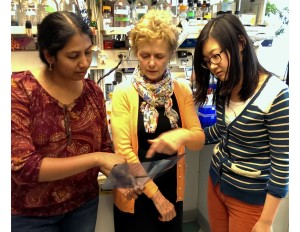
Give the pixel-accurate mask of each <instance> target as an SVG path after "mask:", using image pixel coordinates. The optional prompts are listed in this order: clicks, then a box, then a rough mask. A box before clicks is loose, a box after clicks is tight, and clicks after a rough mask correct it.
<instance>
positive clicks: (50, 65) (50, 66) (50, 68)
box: [48, 63, 53, 71]
mask: <svg viewBox="0 0 300 232" xmlns="http://www.w3.org/2000/svg"><path fill="white" fill-rule="evenodd" d="M48 70H49V71H52V70H53V69H52V63H50V64H49V69H48Z"/></svg>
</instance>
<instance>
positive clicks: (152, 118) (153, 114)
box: [132, 67, 179, 133]
mask: <svg viewBox="0 0 300 232" xmlns="http://www.w3.org/2000/svg"><path fill="white" fill-rule="evenodd" d="M132 84H133V86H134V87H135V89H136V90H137V91H138V93H139V95H140V96H141V97H142V98H143V100H144V101H143V102H142V104H141V107H140V110H141V112H142V114H143V116H144V126H145V131H146V132H147V133H154V132H155V130H156V128H157V121H158V116H159V113H158V111H157V110H156V108H155V107H165V115H166V116H167V117H168V119H169V120H170V124H171V128H177V127H178V125H177V122H178V119H179V116H178V114H177V112H176V111H175V110H174V109H173V108H172V106H173V101H172V98H171V96H172V95H173V90H174V84H173V80H172V78H171V73H170V71H169V70H166V72H165V73H164V75H163V78H162V80H161V81H159V82H156V83H149V82H148V81H147V80H146V78H144V77H143V76H141V73H140V68H139V67H137V68H136V69H135V70H134V72H133V78H132Z"/></svg>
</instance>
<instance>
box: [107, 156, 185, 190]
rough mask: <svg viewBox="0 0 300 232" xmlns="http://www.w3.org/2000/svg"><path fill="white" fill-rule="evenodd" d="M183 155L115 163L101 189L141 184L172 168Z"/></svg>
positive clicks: (132, 186)
mask: <svg viewBox="0 0 300 232" xmlns="http://www.w3.org/2000/svg"><path fill="white" fill-rule="evenodd" d="M184 155H185V154H181V155H177V156H172V157H170V158H167V159H161V160H155V161H148V162H141V163H126V164H119V165H116V166H115V167H114V168H113V169H112V170H111V172H110V174H109V175H108V177H107V179H106V181H105V182H104V184H103V185H102V186H101V189H102V190H104V191H108V190H112V189H114V188H134V187H137V186H143V185H145V184H146V182H147V181H148V180H150V179H152V180H153V179H155V178H157V177H159V176H161V175H162V174H163V173H165V172H166V171H168V170H169V169H170V168H172V167H173V166H174V165H175V164H176V163H177V162H178V161H179V160H180V159H181V158H182V157H183V156H184Z"/></svg>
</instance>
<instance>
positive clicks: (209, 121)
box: [198, 106, 217, 128]
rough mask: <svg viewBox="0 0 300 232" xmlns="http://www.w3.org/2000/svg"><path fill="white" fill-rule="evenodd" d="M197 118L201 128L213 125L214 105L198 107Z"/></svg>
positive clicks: (215, 115)
mask: <svg viewBox="0 0 300 232" xmlns="http://www.w3.org/2000/svg"><path fill="white" fill-rule="evenodd" d="M198 118H199V120H200V123H201V126H202V128H205V127H209V126H212V125H214V124H215V123H216V122H217V114H216V107H215V106H202V107H199V108H198Z"/></svg>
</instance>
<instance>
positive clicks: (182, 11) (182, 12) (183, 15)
mask: <svg viewBox="0 0 300 232" xmlns="http://www.w3.org/2000/svg"><path fill="white" fill-rule="evenodd" d="M187 9H188V8H187V6H186V5H183V4H181V5H180V6H179V11H178V18H179V22H182V21H183V20H186V19H187Z"/></svg>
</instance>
